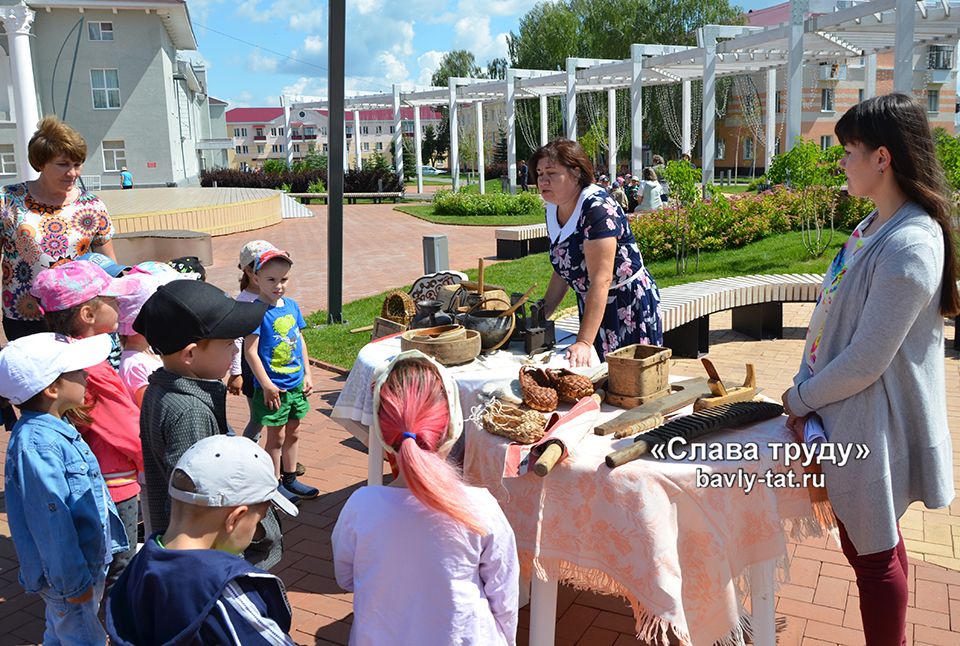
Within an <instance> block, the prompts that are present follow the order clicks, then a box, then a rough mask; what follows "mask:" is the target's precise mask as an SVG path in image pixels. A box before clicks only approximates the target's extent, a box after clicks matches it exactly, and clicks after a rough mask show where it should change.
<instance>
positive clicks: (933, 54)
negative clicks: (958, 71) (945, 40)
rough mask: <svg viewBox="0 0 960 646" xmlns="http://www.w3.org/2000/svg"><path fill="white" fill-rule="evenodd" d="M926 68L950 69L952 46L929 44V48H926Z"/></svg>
mask: <svg viewBox="0 0 960 646" xmlns="http://www.w3.org/2000/svg"><path fill="white" fill-rule="evenodd" d="M927 69H931V70H952V69H953V46H952V45H930V47H929V49H927Z"/></svg>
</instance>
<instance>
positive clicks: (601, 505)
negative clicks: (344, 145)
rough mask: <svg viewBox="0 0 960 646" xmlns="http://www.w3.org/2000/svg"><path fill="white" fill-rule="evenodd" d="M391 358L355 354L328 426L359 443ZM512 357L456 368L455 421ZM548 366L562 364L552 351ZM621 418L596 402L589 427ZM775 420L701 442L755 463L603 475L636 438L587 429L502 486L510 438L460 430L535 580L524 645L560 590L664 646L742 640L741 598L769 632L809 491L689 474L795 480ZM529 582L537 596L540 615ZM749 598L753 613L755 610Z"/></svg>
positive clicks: (377, 351)
mask: <svg viewBox="0 0 960 646" xmlns="http://www.w3.org/2000/svg"><path fill="white" fill-rule="evenodd" d="M397 352H399V341H397V340H395V339H391V340H387V341H384V342H381V343H372V344H369V345H367V346H366V347H365V348H364V349H363V350H361V352H360V355H359V356H358V358H357V363H356V365H355V366H354V369H353V371H352V372H351V374H350V376H349V378H348V380H347V384H345V386H344V389H343V392H342V394H341V396H340V399H339V400H338V402H337V404H336V407H335V409H334V413H333V416H334V417H335V418H338V421H342V422H345V423H346V425H347V426H348V427H349V428H350V430H351V432H353V433H354V434H355V435H357V436H358V437H361V438H362V439H364V440H365V439H366V437H365V436H364V435H363V433H364V431H365V427H367V426H369V424H370V420H371V415H372V388H371V384H372V375H373V371H374V370H375V369H376V367H377V365H379V364H380V363H381V362H384V361H388V360H389V359H390V358H392V357H393V356H395V355H396V354H397ZM522 358H523V357H522V356H511V355H509V353H506V352H504V353H499V356H494V357H488V358H485V359H483V360H482V362H474V363H473V364H470V365H468V366H461V367H458V368H455V369H454V377H455V379H456V380H457V384H458V387H459V389H460V396H461V406H462V407H463V408H464V412H465V417H468V416H469V413H470V410H471V409H472V408H473V406H475V405H476V404H477V403H478V401H479V394H480V390H481V388H482V386H483V384H484V383H486V382H488V381H490V380H500V379H504V378H510V377H515V376H516V374H517V371H518V370H519V365H520V361H521V359H522ZM550 363H551V365H563V364H565V360H564V359H563V358H562V353H558V354H557V356H555V357H554V358H553V359H552V360H551V362H550ZM566 408H569V406H567V407H566ZM621 412H622V410H621V409H619V408H614V407H610V406H607V405H604V406H603V407H602V408H601V410H600V412H599V415H598V417H597V423H601V422H603V421H605V420H608V419H611V418H613V417H615V416H616V415H618V414H620V413H621ZM683 412H689V410H687V411H681V414H682V413H683ZM784 419H785V418H776V419H772V420H768V421H766V422H761V423H757V424H753V425H750V426H749V427H747V428H744V429H740V430H734V431H724V432H722V433H716V434H713V435H710V436H707V438H705V441H708V442H716V443H726V442H737V443H746V442H754V443H756V444H757V445H758V447H760V448H761V451H760V459H759V460H757V461H751V462H733V461H729V462H709V463H707V462H691V461H685V460H684V461H674V460H654V459H651V458H644V459H641V460H636V461H634V462H630V463H628V464H626V465H623V466H621V467H618V468H616V469H612V470H611V469H609V468H608V467H607V466H606V465H605V463H604V457H605V456H606V455H607V454H608V453H609V452H611V451H612V450H615V449H618V448H623V447H625V446H628V445H629V443H630V442H631V441H632V438H626V439H620V440H616V439H613V437H612V436H597V435H594V434H592V433H590V434H587V435H586V436H585V437H584V438H583V440H582V441H580V442H579V443H578V444H577V445H576V446H573V447H571V448H570V455H569V456H568V457H567V459H566V460H564V461H563V462H561V463H560V464H558V465H557V466H556V467H555V468H554V469H553V471H552V472H551V473H550V474H549V475H548V476H547V477H545V478H540V477H537V476H535V475H534V474H533V473H529V474H527V475H524V476H522V477H516V478H503V477H502V476H503V471H504V457H505V454H506V451H507V447H508V445H509V444H510V442H509V440H507V439H505V438H503V437H500V436H496V435H491V434H489V433H486V432H485V431H483V430H481V429H480V428H479V427H478V426H477V425H476V424H474V423H473V422H470V421H469V420H468V421H467V422H466V423H465V429H464V434H465V438H466V446H465V454H464V476H465V479H466V480H467V481H468V482H469V483H470V484H475V485H481V486H484V487H486V488H487V489H489V490H490V491H491V493H492V494H493V495H494V496H495V497H496V498H497V500H498V501H499V502H500V504H501V506H502V508H503V510H504V513H505V514H506V516H507V518H508V519H509V521H510V523H511V525H512V526H513V528H514V531H515V533H516V537H517V546H518V551H519V554H520V561H521V567H522V569H523V572H524V574H525V575H526V576H525V578H526V577H532V579H533V582H534V599H533V601H534V605H533V609H532V611H531V629H532V632H531V643H552V642H553V622H554V621H555V612H556V610H555V599H556V588H555V586H556V582H557V581H558V580H560V581H567V582H569V583H571V584H573V585H574V586H575V587H577V588H581V589H588V590H593V591H597V592H601V593H605V594H612V595H616V596H620V597H623V598H625V599H627V600H628V601H629V602H630V605H631V606H632V608H633V611H634V617H635V619H636V629H637V633H638V634H639V635H640V636H641V637H642V638H644V639H646V640H648V641H650V642H652V643H663V644H666V643H669V640H670V635H671V634H672V635H673V636H674V637H675V638H676V639H677V640H678V641H679V643H682V644H695V645H698V646H699V645H700V644H714V643H718V642H719V643H730V644H734V643H739V642H740V640H741V639H742V634H741V626H742V620H741V617H742V615H743V605H744V601H745V600H746V598H747V596H748V595H749V594H750V593H751V592H753V593H754V594H753V604H754V610H755V614H757V611H759V612H760V613H762V614H763V615H764V616H762V617H761V618H760V620H759V621H755V626H756V625H758V624H762V626H763V632H764V634H768V635H770V636H772V630H773V589H772V588H773V577H774V570H775V569H776V566H777V565H779V566H781V567H780V569H779V571H780V573H781V576H782V574H783V572H784V570H783V566H785V565H786V554H787V552H786V536H787V535H788V534H791V533H792V534H793V536H794V537H797V538H801V537H802V536H805V535H815V534H818V533H819V531H820V530H819V527H818V526H817V525H816V523H815V521H814V520H813V518H812V511H811V505H810V502H809V497H808V493H807V490H806V489H805V488H802V487H800V488H780V489H774V488H770V487H767V486H765V485H764V484H759V485H758V486H756V487H755V488H754V489H753V490H752V491H751V492H750V493H749V495H748V494H745V493H744V491H743V490H742V489H741V488H738V487H736V486H734V487H723V488H710V487H703V486H698V482H697V471H698V469H700V470H701V471H702V472H703V473H717V472H726V473H731V474H736V472H737V470H738V469H740V468H744V469H745V470H746V472H748V473H750V472H756V473H760V474H763V473H764V472H766V470H767V469H774V470H776V471H779V472H783V471H786V470H788V469H796V470H797V472H798V473H799V472H800V467H799V466H795V467H784V466H783V465H777V464H775V463H774V461H773V460H772V459H771V457H770V454H769V450H767V444H768V443H771V442H772V443H783V442H790V441H791V437H790V435H789V434H788V431H787V429H786V428H785V426H784V424H783V420H784ZM377 446H378V443H374V447H377ZM377 453H379V455H378V456H375V457H374V458H373V459H372V460H371V462H370V482H371V484H374V483H376V484H379V480H377V477H378V476H380V475H381V474H382V453H381V452H377ZM700 484H702V483H700ZM758 568H759V569H758ZM751 574H753V577H751ZM751 578H753V579H754V580H752V581H751ZM544 582H548V585H546V586H545V585H544ZM538 584H539V594H541V595H543V597H544V598H545V600H546V601H545V602H544V599H541V603H540V604H539V605H538V604H537V595H538ZM751 585H752V586H753V587H755V588H756V589H754V590H751ZM761 589H762V594H760V595H759V596H758V595H757V591H758V590H761ZM758 599H761V601H760V603H761V604H762V605H763V606H764V607H763V608H761V609H758V608H757V607H756V606H757V605H758ZM755 618H756V617H755ZM538 626H539V628H538ZM536 631H539V634H536V635H535V634H534V633H535V632H536ZM756 643H759V642H756ZM770 643H771V644H772V643H773V641H772V638H771V641H770Z"/></svg>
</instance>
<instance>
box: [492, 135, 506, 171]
mask: <svg viewBox="0 0 960 646" xmlns="http://www.w3.org/2000/svg"><path fill="white" fill-rule="evenodd" d="M493 161H494V163H496V164H506V163H507V133H505V132H504V131H503V128H500V129H498V130H497V138H496V142H495V143H494V145H493Z"/></svg>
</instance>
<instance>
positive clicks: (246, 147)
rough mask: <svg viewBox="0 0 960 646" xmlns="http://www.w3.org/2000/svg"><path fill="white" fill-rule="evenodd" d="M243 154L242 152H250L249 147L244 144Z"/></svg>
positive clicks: (246, 153)
mask: <svg viewBox="0 0 960 646" xmlns="http://www.w3.org/2000/svg"><path fill="white" fill-rule="evenodd" d="M243 154H244V155H248V154H250V147H249V146H244V147H243Z"/></svg>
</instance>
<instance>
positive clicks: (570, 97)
mask: <svg viewBox="0 0 960 646" xmlns="http://www.w3.org/2000/svg"><path fill="white" fill-rule="evenodd" d="M566 116H567V127H566V129H565V130H564V133H565V134H566V137H567V139H570V140H571V141H575V140H576V139H577V61H576V59H575V58H568V59H567V115H566Z"/></svg>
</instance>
